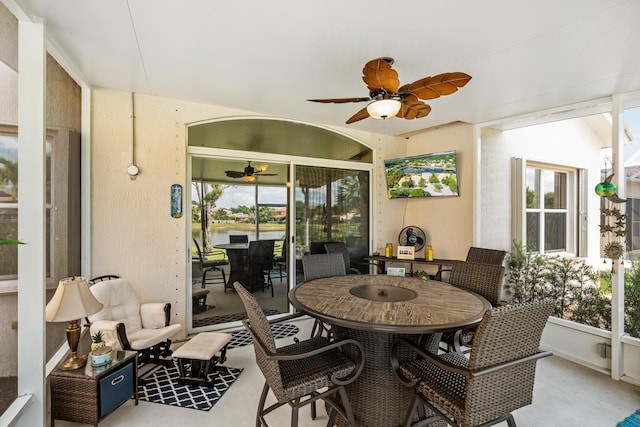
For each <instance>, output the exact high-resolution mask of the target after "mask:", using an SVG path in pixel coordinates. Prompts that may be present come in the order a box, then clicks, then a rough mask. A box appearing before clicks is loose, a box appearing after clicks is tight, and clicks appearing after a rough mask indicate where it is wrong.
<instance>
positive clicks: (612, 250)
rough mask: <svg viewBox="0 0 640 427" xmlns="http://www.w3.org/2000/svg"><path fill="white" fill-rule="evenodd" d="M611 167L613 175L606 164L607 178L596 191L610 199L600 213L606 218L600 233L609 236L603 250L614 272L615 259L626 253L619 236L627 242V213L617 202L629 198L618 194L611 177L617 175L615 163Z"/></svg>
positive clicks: (605, 172) (597, 186)
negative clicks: (624, 212)
mask: <svg viewBox="0 0 640 427" xmlns="http://www.w3.org/2000/svg"><path fill="white" fill-rule="evenodd" d="M611 169H612V173H611V175H609V176H607V169H606V165H605V171H604V176H606V178H605V180H604V181H603V182H600V183H598V185H596V188H595V191H596V194H597V195H598V196H600V197H602V198H603V199H606V200H607V201H608V205H606V206H603V207H601V208H600V213H601V214H602V215H603V216H604V220H603V221H602V222H601V224H600V234H601V236H602V237H607V239H608V242H607V244H606V245H605V246H604V249H603V252H604V257H605V258H609V259H610V260H611V272H612V273H613V271H614V270H613V261H616V260H618V259H620V258H622V255H624V246H623V245H622V244H621V243H620V242H619V241H618V238H619V237H624V238H625V242H626V237H627V231H626V223H627V215H626V214H623V213H622V212H620V209H618V206H617V204H619V203H625V202H626V201H627V199H622V198H620V197H619V196H618V188H617V187H616V184H615V183H613V182H611V179H612V178H613V176H614V175H615V174H614V173H613V164H612V165H611ZM605 203H606V202H605ZM612 237H613V239H612Z"/></svg>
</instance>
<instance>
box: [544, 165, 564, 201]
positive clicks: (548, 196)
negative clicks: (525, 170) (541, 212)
mask: <svg viewBox="0 0 640 427" xmlns="http://www.w3.org/2000/svg"><path fill="white" fill-rule="evenodd" d="M542 191H543V194H544V207H545V209H566V208H567V174H566V173H565V172H556V171H551V170H543V171H542Z"/></svg>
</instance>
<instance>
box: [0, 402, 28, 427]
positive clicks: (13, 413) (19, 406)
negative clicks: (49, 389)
mask: <svg viewBox="0 0 640 427" xmlns="http://www.w3.org/2000/svg"><path fill="white" fill-rule="evenodd" d="M31 397H32V396H31V395H30V394H25V395H24V396H18V398H17V399H16V400H14V401H13V403H12V404H11V406H9V407H8V408H7V410H6V411H4V413H3V414H2V415H1V416H0V427H12V426H15V425H16V423H17V422H18V420H19V419H20V417H21V416H22V414H23V413H24V410H25V408H26V407H27V405H28V404H29V402H31Z"/></svg>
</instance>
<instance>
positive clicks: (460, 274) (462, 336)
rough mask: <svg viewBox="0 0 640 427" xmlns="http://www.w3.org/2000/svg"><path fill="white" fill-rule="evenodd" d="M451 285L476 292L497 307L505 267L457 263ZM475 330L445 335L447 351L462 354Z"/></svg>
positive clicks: (455, 263) (460, 330)
mask: <svg viewBox="0 0 640 427" xmlns="http://www.w3.org/2000/svg"><path fill="white" fill-rule="evenodd" d="M449 283H450V284H452V285H453V286H456V287H458V288H462V289H466V290H468V291H471V292H475V293H477V294H479V295H481V296H483V297H484V298H486V299H487V301H489V303H491V305H492V306H497V305H499V303H500V300H501V297H502V288H503V283H504V267H503V266H502V265H499V264H483V263H479V262H467V261H455V262H454V263H453V265H452V267H451V276H450V277H449ZM473 330H474V328H466V329H459V330H457V331H455V332H450V333H445V334H444V335H443V337H442V342H443V343H445V344H446V350H447V351H450V350H452V349H453V350H454V351H457V352H459V353H461V352H462V347H463V346H468V345H469V344H470V343H471V342H472V340H473Z"/></svg>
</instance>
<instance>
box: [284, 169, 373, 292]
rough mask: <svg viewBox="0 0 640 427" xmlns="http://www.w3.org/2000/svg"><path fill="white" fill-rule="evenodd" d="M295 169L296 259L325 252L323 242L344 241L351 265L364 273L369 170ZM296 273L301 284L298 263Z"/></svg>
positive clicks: (367, 232) (367, 246) (367, 237)
mask: <svg viewBox="0 0 640 427" xmlns="http://www.w3.org/2000/svg"><path fill="white" fill-rule="evenodd" d="M295 171H296V172H295V174H296V175H295V176H296V182H295V203H296V206H295V215H296V221H295V224H296V230H295V233H296V239H295V242H296V247H295V249H296V259H298V260H299V259H300V258H301V257H302V255H304V254H308V253H318V252H324V245H323V242H343V243H345V244H346V246H347V249H348V251H349V255H350V258H351V263H352V265H351V267H355V268H359V269H362V272H363V273H366V272H367V267H366V263H363V262H362V259H363V258H364V257H366V256H367V255H368V253H369V240H370V239H369V185H370V182H369V172H368V171H363V170H349V169H334V168H323V167H315V166H296V168H295ZM363 265H364V266H363ZM348 267H349V266H347V268H348ZM296 273H297V277H296V283H300V282H301V281H302V268H301V267H300V266H299V265H298V266H296Z"/></svg>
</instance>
